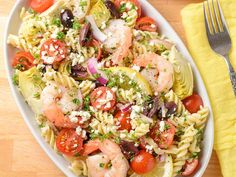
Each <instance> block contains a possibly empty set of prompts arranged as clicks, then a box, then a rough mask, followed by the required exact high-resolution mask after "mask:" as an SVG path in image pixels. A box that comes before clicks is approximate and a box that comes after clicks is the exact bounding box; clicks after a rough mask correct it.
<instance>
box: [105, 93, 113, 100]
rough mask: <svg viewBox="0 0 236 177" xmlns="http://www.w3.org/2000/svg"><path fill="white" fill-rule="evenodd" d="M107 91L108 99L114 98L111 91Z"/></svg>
mask: <svg viewBox="0 0 236 177" xmlns="http://www.w3.org/2000/svg"><path fill="white" fill-rule="evenodd" d="M106 93H107V96H106V99H107V100H108V101H111V100H112V99H113V95H112V93H111V92H110V91H107V92H106Z"/></svg>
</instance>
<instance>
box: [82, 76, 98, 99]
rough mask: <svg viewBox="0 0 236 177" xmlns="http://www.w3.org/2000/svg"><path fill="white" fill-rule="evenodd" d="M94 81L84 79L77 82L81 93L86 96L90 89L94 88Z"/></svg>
mask: <svg viewBox="0 0 236 177" xmlns="http://www.w3.org/2000/svg"><path fill="white" fill-rule="evenodd" d="M95 86H96V85H95V83H93V82H92V81H90V80H84V81H82V82H81V83H80V84H79V88H80V90H81V93H82V95H83V96H84V97H85V96H87V95H88V94H89V93H90V92H91V91H92V90H94V89H95Z"/></svg>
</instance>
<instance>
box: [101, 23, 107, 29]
mask: <svg viewBox="0 0 236 177" xmlns="http://www.w3.org/2000/svg"><path fill="white" fill-rule="evenodd" d="M105 28H106V22H105V21H103V22H102V24H101V29H105Z"/></svg>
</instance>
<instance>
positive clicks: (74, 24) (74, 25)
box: [72, 21, 81, 30]
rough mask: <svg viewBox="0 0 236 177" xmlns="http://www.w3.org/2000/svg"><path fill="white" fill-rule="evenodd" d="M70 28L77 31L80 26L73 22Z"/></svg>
mask: <svg viewBox="0 0 236 177" xmlns="http://www.w3.org/2000/svg"><path fill="white" fill-rule="evenodd" d="M72 28H73V29H74V30H79V29H80V28H81V25H80V23H79V22H76V21H75V22H74V23H73V26H72Z"/></svg>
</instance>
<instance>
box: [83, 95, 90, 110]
mask: <svg viewBox="0 0 236 177" xmlns="http://www.w3.org/2000/svg"><path fill="white" fill-rule="evenodd" d="M89 104H90V97H89V96H86V97H85V98H84V110H85V111H88V110H89Z"/></svg>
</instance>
